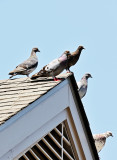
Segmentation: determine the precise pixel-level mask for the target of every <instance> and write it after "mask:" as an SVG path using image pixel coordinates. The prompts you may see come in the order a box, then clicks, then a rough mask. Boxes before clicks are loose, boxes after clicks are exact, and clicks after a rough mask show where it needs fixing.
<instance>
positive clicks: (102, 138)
mask: <svg viewBox="0 0 117 160" xmlns="http://www.w3.org/2000/svg"><path fill="white" fill-rule="evenodd" d="M110 136H112V137H113V135H112V132H110V131H107V132H105V133H100V134H94V135H93V139H94V142H95V146H96V149H97V152H98V153H99V152H100V151H101V150H102V148H103V147H104V145H105V143H106V139H107V138H108V137H110Z"/></svg>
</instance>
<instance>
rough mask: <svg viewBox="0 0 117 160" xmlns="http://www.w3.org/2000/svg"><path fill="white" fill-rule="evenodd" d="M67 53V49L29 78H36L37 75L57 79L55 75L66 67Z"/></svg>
mask: <svg viewBox="0 0 117 160" xmlns="http://www.w3.org/2000/svg"><path fill="white" fill-rule="evenodd" d="M69 54H70V52H69V51H65V52H64V54H62V56H60V57H59V58H57V59H54V60H53V61H51V62H50V63H49V64H47V65H46V66H44V67H43V68H42V69H41V70H40V71H39V72H38V73H36V74H34V75H33V76H32V77H31V79H36V78H38V77H53V78H54V80H55V81H56V80H58V79H57V78H56V76H57V75H58V74H60V73H61V72H62V71H63V70H64V69H65V68H66V65H67V60H68V59H67V58H68V55H69Z"/></svg>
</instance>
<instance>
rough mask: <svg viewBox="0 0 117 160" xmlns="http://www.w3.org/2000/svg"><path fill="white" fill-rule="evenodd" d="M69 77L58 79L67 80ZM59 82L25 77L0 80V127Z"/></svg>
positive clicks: (65, 75) (43, 78)
mask: <svg viewBox="0 0 117 160" xmlns="http://www.w3.org/2000/svg"><path fill="white" fill-rule="evenodd" d="M69 75H70V74H62V75H60V76H59V77H62V78H67V77H68V76H69ZM60 82H61V80H60V81H53V79H51V78H45V77H41V78H38V79H36V80H31V79H30V78H27V77H26V78H17V79H7V80H0V125H1V124H3V123H4V122H5V121H6V120H8V119H9V118H10V117H12V116H13V115H15V114H16V113H18V112H19V111H20V110H22V109H23V108H25V107H27V106H28V105H29V104H31V103H32V102H34V101H35V100H36V99H38V98H40V97H41V96H42V95H44V94H45V93H47V92H48V91H49V90H50V89H52V88H54V87H55V86H56V85H58V84H59V83H60Z"/></svg>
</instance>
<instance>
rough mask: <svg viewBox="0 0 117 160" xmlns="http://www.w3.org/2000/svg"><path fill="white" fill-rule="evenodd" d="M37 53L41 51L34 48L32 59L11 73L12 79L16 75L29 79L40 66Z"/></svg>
mask: <svg viewBox="0 0 117 160" xmlns="http://www.w3.org/2000/svg"><path fill="white" fill-rule="evenodd" d="M36 52H40V51H39V49H38V48H33V49H32V52H31V55H30V57H29V58H28V59H27V60H26V61H24V62H23V63H21V64H19V65H18V66H17V67H16V68H15V69H14V70H13V71H11V72H9V75H11V76H10V78H12V77H13V76H16V75H27V77H29V74H30V73H32V72H33V71H34V70H35V69H36V68H37V65H38V58H37V56H36Z"/></svg>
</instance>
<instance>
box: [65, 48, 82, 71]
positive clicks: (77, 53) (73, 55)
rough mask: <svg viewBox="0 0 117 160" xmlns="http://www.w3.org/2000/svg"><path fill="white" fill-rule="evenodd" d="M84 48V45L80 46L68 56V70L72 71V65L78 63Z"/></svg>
mask: <svg viewBox="0 0 117 160" xmlns="http://www.w3.org/2000/svg"><path fill="white" fill-rule="evenodd" d="M83 49H85V48H84V47H83V46H79V47H78V48H77V50H76V51H74V52H72V53H70V55H69V56H68V63H67V67H66V70H67V72H71V71H70V67H71V66H73V65H75V64H76V63H77V61H78V60H79V58H80V54H81V52H82V50H83Z"/></svg>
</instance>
